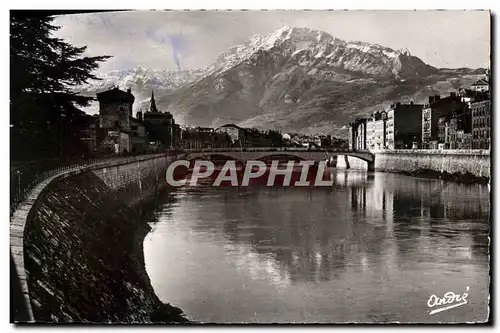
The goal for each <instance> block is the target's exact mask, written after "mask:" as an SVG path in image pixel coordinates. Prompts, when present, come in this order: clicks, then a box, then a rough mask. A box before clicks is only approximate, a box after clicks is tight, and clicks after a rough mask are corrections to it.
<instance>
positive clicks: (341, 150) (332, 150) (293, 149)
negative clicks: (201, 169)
mask: <svg viewBox="0 0 500 333" xmlns="http://www.w3.org/2000/svg"><path fill="white" fill-rule="evenodd" d="M241 151H243V152H252V151H269V152H274V151H275V152H285V151H286V152H298V151H300V152H327V153H369V151H361V150H355V151H353V150H349V149H345V148H307V147H246V148H245V147H242V148H234V147H231V148H193V149H182V150H180V151H179V152H181V153H216V152H241Z"/></svg>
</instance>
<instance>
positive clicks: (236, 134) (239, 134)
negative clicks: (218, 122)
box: [215, 124, 245, 143]
mask: <svg viewBox="0 0 500 333" xmlns="http://www.w3.org/2000/svg"><path fill="white" fill-rule="evenodd" d="M215 132H216V133H219V134H221V133H225V134H227V135H228V136H229V138H230V139H231V141H232V143H234V142H236V141H238V140H241V139H242V138H243V136H244V132H245V131H244V129H243V128H241V127H239V126H237V125H235V124H226V125H222V126H221V127H219V128H217V129H216V130H215Z"/></svg>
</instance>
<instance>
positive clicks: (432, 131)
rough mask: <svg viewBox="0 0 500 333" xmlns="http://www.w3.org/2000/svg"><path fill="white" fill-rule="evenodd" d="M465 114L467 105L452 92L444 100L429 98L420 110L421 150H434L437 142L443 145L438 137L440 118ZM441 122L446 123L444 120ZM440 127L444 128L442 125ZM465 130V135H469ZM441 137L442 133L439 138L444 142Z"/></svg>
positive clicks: (434, 97)
mask: <svg viewBox="0 0 500 333" xmlns="http://www.w3.org/2000/svg"><path fill="white" fill-rule="evenodd" d="M466 112H467V104H466V103H464V102H462V99H461V97H460V96H458V95H457V94H456V93H454V92H452V93H450V96H447V97H444V98H441V97H440V96H439V95H434V96H429V102H428V103H427V104H425V105H424V106H423V110H422V120H421V124H422V125H421V126H422V148H429V149H436V145H437V144H438V142H439V143H444V141H441V140H440V139H439V135H438V126H439V119H440V118H448V119H449V118H451V117H452V116H453V115H456V116H459V115H464V114H465V113H466ZM464 117H465V116H464ZM443 121H446V119H444V120H442V122H443ZM441 126H444V124H442V125H441ZM443 128H444V127H443ZM442 130H443V129H442ZM465 130H466V131H465V132H466V133H470V129H469V130H467V129H465ZM443 135H444V132H443V133H441V138H442V139H443V140H444V136H443Z"/></svg>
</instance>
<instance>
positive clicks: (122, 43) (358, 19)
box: [54, 10, 490, 73]
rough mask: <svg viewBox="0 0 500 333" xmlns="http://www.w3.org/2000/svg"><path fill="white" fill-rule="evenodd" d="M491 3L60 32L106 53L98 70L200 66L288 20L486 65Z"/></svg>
mask: <svg viewBox="0 0 500 333" xmlns="http://www.w3.org/2000/svg"><path fill="white" fill-rule="evenodd" d="M489 15H490V13H489V12H488V11H448V10H446V11H354V10H349V11H133V12H105V13H92V14H76V15H63V16H58V17H56V19H55V21H54V23H55V24H56V25H58V26H60V27H61V29H60V30H59V31H57V32H56V35H57V36H58V37H61V38H64V39H66V40H67V41H68V42H70V43H72V44H74V45H77V46H82V45H87V46H88V50H87V54H88V55H110V56H113V58H111V59H109V60H108V61H106V62H105V63H104V64H102V65H101V68H100V69H99V72H102V73H104V72H107V71H110V70H120V69H131V68H135V67H137V66H142V67H146V68H154V69H165V70H178V69H195V68H203V67H205V66H207V65H209V64H211V63H212V62H213V61H214V60H215V59H216V58H217V56H218V55H219V54H220V53H222V52H224V51H225V50H227V49H228V48H230V47H233V46H235V45H238V44H242V43H244V42H245V41H246V40H247V39H249V38H251V36H253V35H257V34H263V33H269V32H272V31H274V30H277V29H279V28H281V27H283V26H285V25H288V26H296V27H307V28H310V29H318V30H322V31H325V32H327V33H329V34H331V35H332V36H334V37H337V38H340V39H343V40H347V41H349V40H352V41H363V42H369V43H376V44H380V45H383V46H387V47H390V48H393V49H396V50H397V49H408V50H410V52H411V54H412V55H414V56H417V57H419V58H421V59H422V60H423V61H424V62H426V63H427V64H429V65H432V66H435V67H447V68H459V67H469V68H478V67H489V58H490V16H489Z"/></svg>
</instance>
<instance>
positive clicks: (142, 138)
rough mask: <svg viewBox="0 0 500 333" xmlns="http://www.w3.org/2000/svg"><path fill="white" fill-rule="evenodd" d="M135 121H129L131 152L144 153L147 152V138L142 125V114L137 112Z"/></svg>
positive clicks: (132, 119) (133, 119)
mask: <svg viewBox="0 0 500 333" xmlns="http://www.w3.org/2000/svg"><path fill="white" fill-rule="evenodd" d="M136 116H137V119H136V118H131V119H130V129H131V132H130V138H131V140H132V152H135V153H144V152H146V151H147V150H148V143H149V141H148V137H147V132H146V127H145V126H144V124H143V119H142V112H137V115H136Z"/></svg>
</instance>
